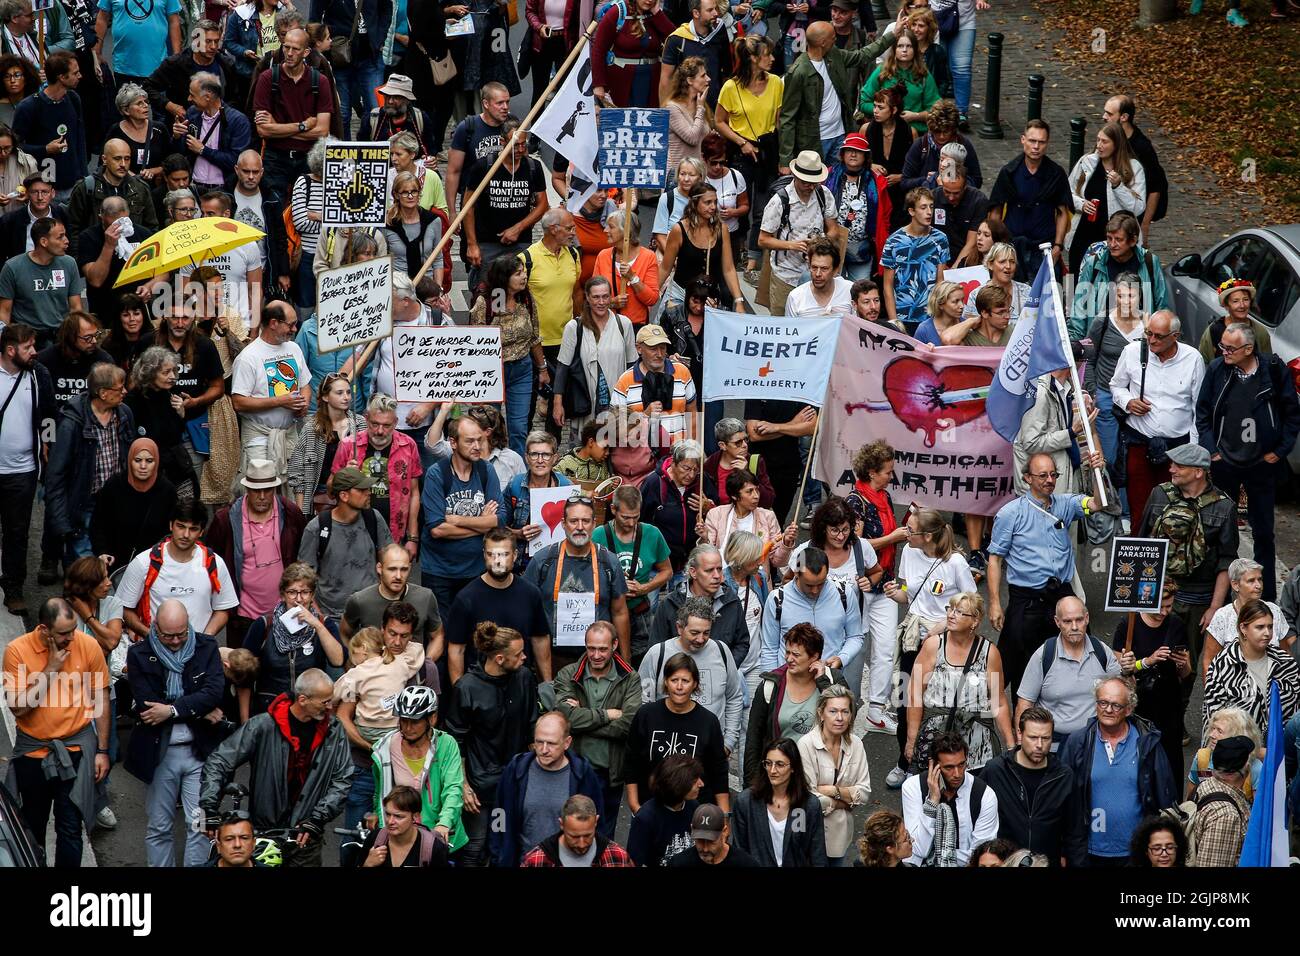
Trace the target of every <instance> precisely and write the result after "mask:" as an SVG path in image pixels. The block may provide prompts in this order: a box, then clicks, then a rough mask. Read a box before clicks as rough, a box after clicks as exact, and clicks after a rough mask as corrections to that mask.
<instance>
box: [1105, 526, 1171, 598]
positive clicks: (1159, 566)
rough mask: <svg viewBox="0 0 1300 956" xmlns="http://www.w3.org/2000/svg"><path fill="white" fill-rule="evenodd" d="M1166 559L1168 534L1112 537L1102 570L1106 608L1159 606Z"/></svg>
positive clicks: (1167, 555)
mask: <svg viewBox="0 0 1300 956" xmlns="http://www.w3.org/2000/svg"><path fill="white" fill-rule="evenodd" d="M1168 562H1169V539H1168V538H1114V539H1112V540H1111V545H1110V568H1109V569H1108V570H1107V572H1106V610H1107V611H1127V612H1141V611H1150V612H1152V613H1154V612H1156V611H1159V610H1160V597H1161V594H1162V592H1163V589H1164V586H1165V567H1166V565H1167V564H1168Z"/></svg>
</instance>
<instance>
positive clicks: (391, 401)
mask: <svg viewBox="0 0 1300 956" xmlns="http://www.w3.org/2000/svg"><path fill="white" fill-rule="evenodd" d="M374 412H378V413H379V414H381V415H383V414H385V413H387V412H393V413H396V412H397V399H395V398H393V396H391V395H385V394H384V393H383V392H375V394H373V395H371V396H370V401H369V402H367V403H366V414H367V415H370V414H372V413H374Z"/></svg>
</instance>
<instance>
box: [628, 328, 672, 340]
mask: <svg viewBox="0 0 1300 956" xmlns="http://www.w3.org/2000/svg"><path fill="white" fill-rule="evenodd" d="M636 344H637V345H672V339H670V338H668V335H667V333H665V332H664V330H663V326H660V325H643V326H641V331H639V332H637V334H636Z"/></svg>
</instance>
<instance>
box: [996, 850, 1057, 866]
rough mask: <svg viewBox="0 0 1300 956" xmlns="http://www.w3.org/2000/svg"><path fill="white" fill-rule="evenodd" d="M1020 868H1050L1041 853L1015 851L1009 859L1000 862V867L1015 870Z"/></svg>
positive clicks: (1049, 864)
mask: <svg viewBox="0 0 1300 956" xmlns="http://www.w3.org/2000/svg"><path fill="white" fill-rule="evenodd" d="M1021 866H1029V867H1047V866H1051V863H1050V862H1049V861H1048V859H1047V857H1046V856H1044V855H1043V854H1041V853H1035V852H1033V851H1032V850H1016V852H1015V853H1012V854H1011V855H1010V856H1009V857H1007V858H1006V859H1005V860H1003V861H1002V867H1003V868H1004V869H1006V868H1008V867H1009V868H1013V869H1014V868H1017V867H1021Z"/></svg>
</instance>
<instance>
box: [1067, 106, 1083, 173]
mask: <svg viewBox="0 0 1300 956" xmlns="http://www.w3.org/2000/svg"><path fill="white" fill-rule="evenodd" d="M1087 136H1088V121H1087V120H1086V119H1084V118H1083V117H1082V116H1076V117H1075V118H1074V119H1072V120H1070V165H1069V166H1068V167H1066V168H1067V169H1074V166H1075V164H1076V163H1078V162H1079V160H1081V159H1082V158H1083V153H1084V147H1083V144H1084V141H1085V140H1086V138H1087Z"/></svg>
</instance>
